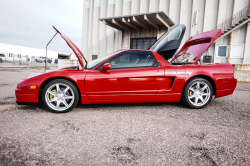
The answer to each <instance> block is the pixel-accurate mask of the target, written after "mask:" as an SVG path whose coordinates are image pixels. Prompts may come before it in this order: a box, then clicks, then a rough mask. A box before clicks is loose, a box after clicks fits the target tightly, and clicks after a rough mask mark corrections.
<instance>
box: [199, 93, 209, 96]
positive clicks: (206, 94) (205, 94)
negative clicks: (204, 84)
mask: <svg viewBox="0 0 250 166" xmlns="http://www.w3.org/2000/svg"><path fill="white" fill-rule="evenodd" d="M201 95H202V96H209V95H210V93H203V94H201Z"/></svg>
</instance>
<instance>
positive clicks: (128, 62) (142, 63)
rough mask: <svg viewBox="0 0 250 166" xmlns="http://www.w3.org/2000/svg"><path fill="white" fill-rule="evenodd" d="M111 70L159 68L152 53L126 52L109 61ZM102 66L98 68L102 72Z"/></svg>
mask: <svg viewBox="0 0 250 166" xmlns="http://www.w3.org/2000/svg"><path fill="white" fill-rule="evenodd" d="M106 63H110V65H111V69H125V68H142V67H157V66H159V64H158V62H157V61H156V59H155V57H154V55H153V54H152V53H151V52H150V51H126V52H122V53H121V54H119V55H117V56H115V57H113V58H112V59H110V60H108V61H107V62H106ZM101 68H102V65H101V66H99V67H98V68H97V70H100V69H101Z"/></svg>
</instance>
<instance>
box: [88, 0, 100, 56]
mask: <svg viewBox="0 0 250 166" xmlns="http://www.w3.org/2000/svg"><path fill="white" fill-rule="evenodd" d="M93 9H94V16H93V31H92V36H93V37H92V55H97V56H98V53H99V24H100V21H99V19H100V4H97V1H95V4H94V7H93ZM92 55H91V57H90V58H91V60H92ZM97 58H98V57H97Z"/></svg>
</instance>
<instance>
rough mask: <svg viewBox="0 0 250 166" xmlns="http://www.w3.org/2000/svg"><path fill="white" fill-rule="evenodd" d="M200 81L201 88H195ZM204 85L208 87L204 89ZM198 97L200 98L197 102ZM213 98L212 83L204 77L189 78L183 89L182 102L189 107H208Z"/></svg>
mask: <svg viewBox="0 0 250 166" xmlns="http://www.w3.org/2000/svg"><path fill="white" fill-rule="evenodd" d="M198 83H199V85H200V86H199V87H200V90H199V89H195V87H196V88H197V86H198V85H197V84H198ZM205 85H207V86H205ZM202 86H203V87H202ZM204 87H206V89H205V90H204V91H202V89H203V88H204ZM190 88H191V89H194V90H195V92H193V91H192V90H190ZM208 94H209V95H208ZM203 95H205V96H203ZM201 97H202V98H201ZM196 98H199V99H198V100H197V102H196ZM212 98H213V87H212V85H211V83H210V82H209V81H208V80H206V79H204V78H201V77H196V78H193V79H191V80H189V81H188V82H187V84H186V85H185V87H184V89H183V91H182V96H181V102H182V103H183V104H184V105H186V106H187V107H189V108H193V109H201V108H204V107H206V106H207V105H208V104H209V103H210V102H211V100H212ZM202 100H203V102H202ZM196 103H197V104H196Z"/></svg>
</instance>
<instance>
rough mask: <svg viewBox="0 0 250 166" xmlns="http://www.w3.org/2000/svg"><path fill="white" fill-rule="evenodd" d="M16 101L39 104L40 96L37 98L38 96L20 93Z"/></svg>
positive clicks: (17, 94)
mask: <svg viewBox="0 0 250 166" xmlns="http://www.w3.org/2000/svg"><path fill="white" fill-rule="evenodd" d="M16 101H18V102H30V103H38V96H37V94H19V93H16Z"/></svg>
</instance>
